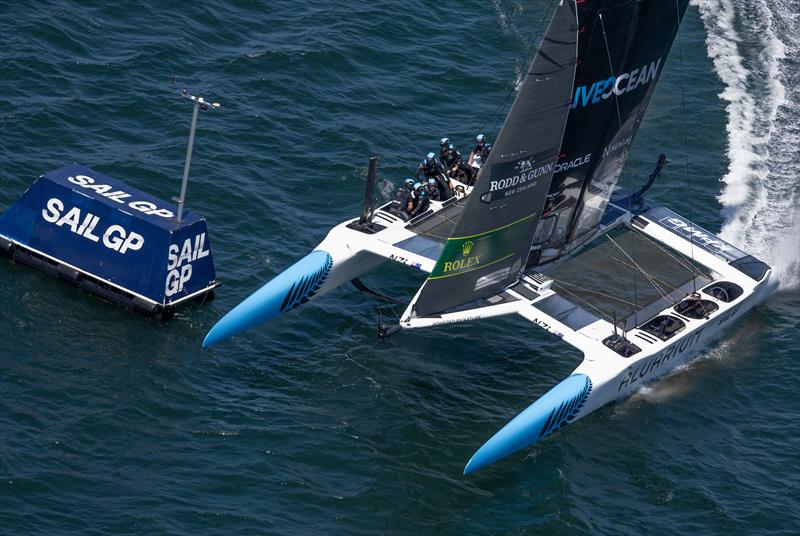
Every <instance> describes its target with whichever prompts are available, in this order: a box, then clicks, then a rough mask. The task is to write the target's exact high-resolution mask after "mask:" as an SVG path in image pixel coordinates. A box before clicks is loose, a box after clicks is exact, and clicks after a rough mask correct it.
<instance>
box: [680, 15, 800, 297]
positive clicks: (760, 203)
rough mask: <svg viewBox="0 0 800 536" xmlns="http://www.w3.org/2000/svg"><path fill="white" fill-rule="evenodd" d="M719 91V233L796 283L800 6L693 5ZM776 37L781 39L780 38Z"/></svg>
mask: <svg viewBox="0 0 800 536" xmlns="http://www.w3.org/2000/svg"><path fill="white" fill-rule="evenodd" d="M692 5H694V6H696V7H697V8H698V9H699V11H700V15H701V17H702V20H703V24H704V25H705V28H706V31H707V34H708V35H707V38H706V46H707V49H708V55H709V57H710V58H711V59H712V60H713V62H714V68H715V70H716V72H717V74H718V75H719V77H720V79H721V80H722V83H723V84H724V85H725V90H724V91H723V92H722V93H721V94H720V98H721V99H723V100H724V101H726V102H727V103H728V104H727V108H726V110H727V114H728V124H727V130H728V158H729V160H730V166H729V168H728V173H727V174H726V175H725V177H723V178H722V181H723V183H724V186H723V189H722V192H721V193H720V195H719V202H720V204H721V205H722V213H723V218H724V224H723V228H722V232H721V235H722V237H723V238H724V239H726V240H727V241H729V242H731V243H732V244H734V245H736V246H738V247H740V248H742V249H743V250H745V251H747V252H748V253H751V254H753V255H755V256H756V257H759V258H760V259H761V260H763V261H765V262H767V263H769V264H770V265H772V267H773V270H774V275H775V276H776V277H777V278H778V280H779V281H780V285H781V288H797V287H798V286H800V216H798V211H800V195H798V188H799V187H800V158H798V157H800V152H799V150H798V147H799V146H800V64H799V63H798V61H797V57H798V54H800V27H799V26H800V24H798V22H800V8H799V7H798V5H797V1H796V0H692ZM779 36H780V37H779Z"/></svg>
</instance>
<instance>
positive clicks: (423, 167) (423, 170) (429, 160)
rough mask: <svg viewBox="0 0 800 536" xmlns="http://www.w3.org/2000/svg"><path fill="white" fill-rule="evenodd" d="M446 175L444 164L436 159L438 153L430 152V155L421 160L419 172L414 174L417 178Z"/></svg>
mask: <svg viewBox="0 0 800 536" xmlns="http://www.w3.org/2000/svg"><path fill="white" fill-rule="evenodd" d="M443 175H444V169H442V165H441V164H440V163H439V161H438V160H437V159H436V154H434V153H428V156H426V157H425V159H424V160H423V161H422V162H420V164H419V166H418V167H417V172H416V174H415V175H414V176H415V177H416V178H417V179H431V178H434V179H435V178H436V177H439V176H443Z"/></svg>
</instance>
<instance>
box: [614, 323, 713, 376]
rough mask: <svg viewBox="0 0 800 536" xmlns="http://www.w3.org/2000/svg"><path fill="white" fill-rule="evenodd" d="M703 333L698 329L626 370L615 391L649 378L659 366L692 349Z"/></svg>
mask: <svg viewBox="0 0 800 536" xmlns="http://www.w3.org/2000/svg"><path fill="white" fill-rule="evenodd" d="M702 333H703V330H702V329H698V330H697V331H695V332H694V333H692V334H691V335H689V336H688V337H686V338H685V339H684V340H682V341H681V342H680V343H677V344H675V346H672V347H671V348H668V349H666V350H664V351H663V352H661V353H660V354H658V355H656V356H655V357H651V358H650V359H648V360H647V361H646V362H644V363H640V364H638V365H637V366H636V368H633V369H628V373H627V374H626V375H625V377H624V378H622V381H621V382H620V383H619V387H618V388H617V391H621V390H622V388H623V387H629V386H631V385H633V384H634V383H636V382H637V381H639V380H640V379H643V378H646V377H647V376H649V375H650V374H651V373H652V372H653V371H654V370H658V369H659V368H661V365H663V364H665V363H667V362H668V361H670V360H672V358H674V357H677V356H679V355H682V354H683V353H684V352H686V351H687V350H688V349H690V348H692V347H693V346H694V345H695V344H697V341H698V340H700V335H701V334H702Z"/></svg>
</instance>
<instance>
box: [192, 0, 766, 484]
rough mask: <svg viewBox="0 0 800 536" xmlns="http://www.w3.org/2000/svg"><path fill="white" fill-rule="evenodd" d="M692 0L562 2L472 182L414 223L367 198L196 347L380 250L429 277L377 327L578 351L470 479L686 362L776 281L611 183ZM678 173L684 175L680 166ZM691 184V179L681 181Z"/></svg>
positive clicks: (326, 285)
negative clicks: (501, 322) (461, 332)
mask: <svg viewBox="0 0 800 536" xmlns="http://www.w3.org/2000/svg"><path fill="white" fill-rule="evenodd" d="M687 4H688V0H675V1H666V0H591V1H585V0H561V1H559V2H557V3H556V4H555V5H554V6H553V14H552V17H551V19H550V22H549V25H548V27H547V30H546V32H545V33H544V35H543V38H542V39H541V41H540V45H539V48H538V50H537V52H536V54H535V56H534V59H533V61H532V62H531V64H530V67H529V69H528V71H527V73H526V75H525V77H524V80H523V81H522V82H521V84H520V85H519V87H518V89H517V93H516V97H515V100H514V102H513V104H512V105H511V108H510V111H509V113H508V116H507V117H506V119H505V122H504V123H503V125H502V127H501V129H500V131H499V133H498V134H497V138H496V141H495V143H494V147H493V149H492V151H491V153H490V154H489V156H488V158H487V159H486V161H485V162H484V163H483V165H482V166H481V167H480V170H479V172H478V174H477V178H476V179H475V180H474V184H472V185H469V184H463V183H460V182H458V181H456V180H452V181H451V182H450V186H452V188H448V189H449V190H451V192H449V193H451V194H452V196H451V197H450V198H449V199H446V200H443V201H441V202H440V201H433V202H431V206H430V208H429V209H428V210H427V211H425V212H424V213H422V214H419V215H417V216H415V217H414V218H412V219H410V220H406V219H404V218H401V217H398V215H397V212H396V211H394V210H392V205H391V203H388V204H385V205H382V206H376V205H377V203H376V202H375V201H374V197H373V189H374V185H375V180H376V169H377V159H375V158H373V160H372V161H371V163H370V167H369V173H368V180H367V189H366V190H367V191H366V193H365V196H364V202H363V208H362V212H361V215H360V217H357V218H354V219H352V220H349V221H345V222H343V223H341V224H340V225H338V226H336V227H334V228H333V229H332V230H331V231H330V233H329V234H328V236H327V237H326V238H325V239H324V240H323V241H322V242H321V243H320V244H319V245H318V246H317V248H316V249H314V251H312V252H311V253H310V254H308V255H307V256H306V257H304V258H303V259H301V260H300V261H298V262H297V263H296V264H294V265H292V266H291V267H289V268H288V269H286V270H285V271H284V272H282V273H281V274H280V275H278V276H277V277H275V278H274V279H273V280H271V281H270V282H268V283H267V284H265V285H264V286H263V287H262V288H260V289H259V290H257V291H256V292H254V293H253V294H252V295H250V297H248V298H247V299H246V300H244V301H243V302H242V303H241V304H239V305H238V306H237V307H235V308H234V309H233V310H231V311H230V312H229V313H228V314H226V315H225V316H224V317H223V318H222V319H221V320H219V322H217V324H216V325H215V326H214V327H213V328H212V329H211V331H210V332H209V333H208V335H207V336H206V339H205V341H204V343H203V345H204V346H209V345H212V344H216V343H219V342H220V341H223V340H225V339H227V338H229V337H232V336H234V335H236V334H238V333H240V332H241V331H243V330H245V329H249V328H252V327H254V326H256V325H258V324H260V323H262V322H265V321H267V320H269V319H272V318H274V317H276V316H278V315H280V314H282V313H285V312H287V311H290V310H292V309H294V308H296V307H298V306H299V305H301V304H303V303H306V302H308V301H309V300H310V299H312V298H315V297H318V296H321V295H323V294H325V293H327V292H330V291H331V290H333V289H335V288H337V287H339V286H341V285H343V284H346V283H348V282H353V284H354V285H355V286H356V287H357V288H359V289H360V290H363V291H366V292H369V293H372V294H373V295H376V296H378V297H381V295H380V293H378V292H375V291H373V290H371V289H369V288H368V287H366V286H365V285H364V284H363V282H362V281H361V280H360V279H359V278H360V276H362V275H363V274H365V273H366V272H369V271H371V270H373V269H374V268H377V267H378V266H379V265H381V264H383V263H384V262H386V261H392V262H396V263H400V264H403V265H405V266H407V267H409V268H411V269H416V270H421V271H422V272H425V273H427V274H428V276H427V279H426V280H425V282H424V283H423V284H422V286H421V287H420V288H419V290H418V291H417V292H416V294H415V295H414V297H413V299H411V301H410V303H409V304H408V306H407V307H406V308H405V311H404V312H403V313H402V315H401V316H400V318H399V319H398V321H397V323H396V324H393V325H384V326H382V328H381V329H380V334H381V335H382V336H389V335H392V334H394V333H396V332H398V331H401V330H406V329H416V328H427V327H434V326H443V325H447V324H454V323H459V322H468V321H475V320H480V319H484V318H490V317H497V316H501V315H512V314H517V315H520V316H521V317H522V318H524V319H526V320H528V321H530V322H531V323H532V324H533V325H534V326H536V327H538V328H541V329H544V330H546V331H547V332H548V333H550V334H552V335H554V336H556V337H558V338H560V339H561V340H563V341H564V342H565V343H567V344H569V345H571V346H573V347H575V348H577V349H578V350H579V351H581V352H582V353H583V361H582V362H581V363H580V365H579V366H578V367H577V368H576V369H575V370H574V371H573V372H572V374H570V375H569V376H568V377H567V378H566V379H564V380H563V381H562V382H560V383H559V384H557V385H556V386H554V387H553V388H552V389H550V390H549V391H548V392H547V393H546V394H544V395H543V396H542V397H541V398H539V399H538V400H536V401H535V402H534V403H533V404H532V405H530V406H529V407H528V408H527V409H525V410H524V411H522V412H521V413H520V414H518V415H517V416H516V417H515V418H513V419H512V420H511V421H510V422H508V424H506V425H505V426H504V427H503V428H502V429H500V431H498V432H497V433H496V434H495V435H494V436H493V437H491V438H490V439H489V440H488V441H486V442H485V444H484V445H483V446H482V447H481V448H480V449H478V450H477V452H475V454H474V456H473V457H472V458H471V459H470V460H469V462H468V463H467V465H466V467H465V468H464V474H467V473H470V472H472V471H475V470H477V469H479V468H482V467H484V466H486V465H488V464H491V463H493V462H495V461H497V460H499V459H501V458H504V457H506V456H508V455H510V454H512V453H514V452H516V451H518V450H520V449H523V448H525V447H527V446H530V445H532V444H534V443H536V442H538V441H540V440H542V439H543V438H545V437H547V436H548V435H550V434H552V433H553V432H555V431H557V430H559V429H561V428H563V427H564V426H566V425H568V424H570V423H573V422H575V421H576V420H578V419H580V418H582V417H585V416H586V415H588V414H589V413H591V412H592V411H594V410H596V409H598V408H600V407H601V406H604V405H605V404H608V403H609V402H612V401H614V400H616V399H619V398H622V397H625V396H627V395H629V394H631V393H633V392H635V391H636V390H638V389H639V388H640V386H642V385H643V384H644V383H645V382H650V381H652V380H655V379H656V378H658V377H660V376H663V375H664V374H665V373H667V372H668V371H670V370H672V369H674V368H676V367H677V366H679V365H681V364H683V363H686V362H687V361H689V360H690V359H692V358H693V357H695V356H697V354H698V353H699V352H700V351H701V350H702V348H704V347H705V346H706V345H707V344H708V343H709V341H711V340H712V339H714V338H715V337H717V336H719V335H720V333H721V332H722V331H723V330H724V329H726V328H727V327H729V326H730V325H731V324H733V323H734V321H735V320H736V319H738V318H739V317H741V316H742V315H744V314H745V312H746V311H747V310H748V309H750V308H752V307H753V306H754V305H755V304H757V303H759V302H760V301H761V300H763V299H765V298H766V296H768V294H769V293H770V292H771V291H772V290H774V286H775V283H774V282H771V281H770V273H771V268H770V266H768V265H767V264H765V263H764V262H762V261H760V260H758V259H756V258H755V257H753V256H751V255H748V254H747V253H745V252H743V251H741V250H740V249H738V248H736V247H734V246H732V245H731V244H729V243H726V242H725V241H723V240H722V239H720V238H719V237H718V236H716V235H715V234H714V233H712V232H709V231H707V230H705V229H702V228H701V227H698V226H697V225H695V224H694V223H693V221H692V218H686V217H683V216H680V215H678V214H676V213H675V212H673V211H671V210H669V209H668V208H666V207H664V206H660V205H655V204H653V203H651V202H650V201H648V200H647V199H646V197H645V194H646V192H647V190H648V189H649V188H650V187H651V186H652V184H653V183H654V181H655V180H656V178H657V177H658V175H659V173H660V172H661V170H662V169H663V168H664V166H665V164H666V163H667V161H666V158H665V157H664V156H663V155H661V156H660V157H659V159H658V163H657V165H656V167H655V170H654V171H653V173H652V174H651V175H650V176H649V178H648V180H647V182H646V184H645V185H644V186H643V187H642V188H641V189H639V190H638V191H628V190H625V189H623V188H621V187H618V186H617V181H618V179H619V177H620V174H621V171H622V168H623V165H624V164H625V161H626V159H627V158H628V155H629V153H630V150H631V146H632V144H633V139H634V136H635V134H636V132H637V130H638V127H639V125H640V123H641V121H642V118H643V116H644V113H645V110H646V108H647V105H648V103H649V101H650V97H651V96H652V94H653V91H654V89H655V85H656V82H657V81H658V78H659V76H660V74H661V72H662V70H663V68H664V64H665V61H666V58H667V55H668V53H669V50H670V48H671V46H672V43H673V41H674V39H675V37H676V35H677V31H678V28H679V25H680V22H681V20H682V18H683V15H684V13H685V11H686V8H687ZM687 173H688V171H687ZM687 179H688V177H687Z"/></svg>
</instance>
